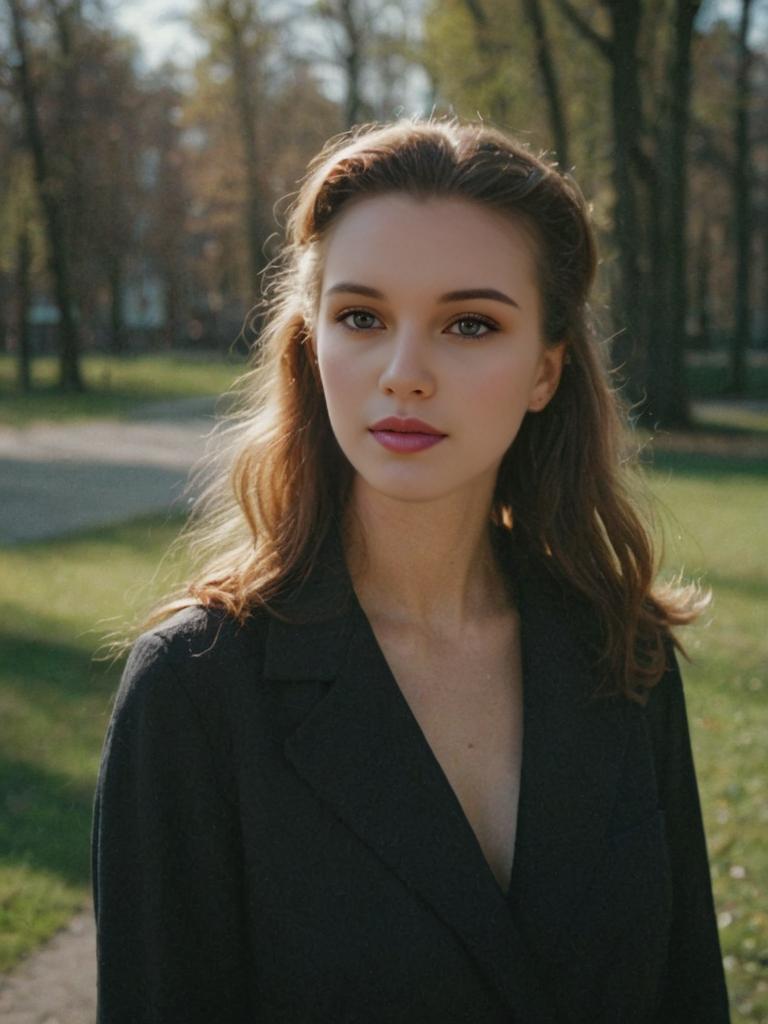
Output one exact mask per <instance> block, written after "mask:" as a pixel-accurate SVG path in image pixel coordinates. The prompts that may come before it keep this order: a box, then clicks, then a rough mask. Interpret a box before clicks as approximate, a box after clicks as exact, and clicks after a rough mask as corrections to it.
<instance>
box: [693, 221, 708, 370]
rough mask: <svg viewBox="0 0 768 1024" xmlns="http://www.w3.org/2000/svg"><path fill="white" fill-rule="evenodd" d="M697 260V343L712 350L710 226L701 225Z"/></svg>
mask: <svg viewBox="0 0 768 1024" xmlns="http://www.w3.org/2000/svg"><path fill="white" fill-rule="evenodd" d="M697 250H698V252H697V259H696V320H697V325H698V329H697V331H696V334H697V343H698V346H699V348H700V349H704V350H705V351H709V349H711V348H712V316H711V310H710V304H711V299H710V283H709V278H710V273H711V270H712V237H711V234H710V230H709V224H708V222H707V221H706V220H705V221H704V222H703V223H702V225H701V231H700V233H699V240H698V245H697Z"/></svg>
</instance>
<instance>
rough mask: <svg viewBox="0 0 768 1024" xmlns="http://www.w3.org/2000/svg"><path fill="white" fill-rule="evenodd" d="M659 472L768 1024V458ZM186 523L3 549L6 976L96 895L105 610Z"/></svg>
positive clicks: (717, 854) (746, 1005) (698, 728)
mask: <svg viewBox="0 0 768 1024" xmlns="http://www.w3.org/2000/svg"><path fill="white" fill-rule="evenodd" d="M649 480H650V483H651V487H652V489H653V491H654V493H655V494H656V495H657V496H658V497H659V499H660V500H661V502H662V510H663V518H664V525H665V533H666V535H667V564H668V565H669V566H670V567H677V566H679V565H681V564H682V565H683V566H684V568H685V570H686V572H687V573H688V574H689V575H690V576H693V577H699V576H703V580H704V582H706V583H708V584H709V585H711V586H712V587H713V589H714V594H715V602H714V607H713V609H712V612H711V614H710V615H708V616H707V617H706V621H704V622H703V623H702V624H700V625H697V626H696V627H694V628H692V629H691V630H690V631H689V632H688V633H687V639H688V649H689V652H690V654H691V655H692V656H693V659H694V661H693V664H688V663H686V662H685V660H681V667H682V671H683V675H684V678H685V683H686V694H687V701H688V713H689V718H690V722H691V730H692V735H693V743H694V750H695V757H696V764H697V769H698V775H699V784H700V788H701V793H702V799H703V803H704V809H705V819H706V827H707V834H708V839H709V845H710V853H711V863H712V870H713V875H714V886H715V897H716V901H717V909H718V912H719V922H720V927H721V933H720V934H721V940H722V945H723V953H724V956H725V963H726V969H727V978H728V984H729V989H730V992H731V1000H732V1006H733V1021H734V1024H746V1022H750V1024H757V1022H759V1021H765V1020H766V1019H768V981H766V973H767V971H766V968H767V967H768V913H766V909H765V903H764V896H763V899H762V901H761V898H760V896H759V894H760V892H762V893H763V894H765V892H766V891H768V851H767V850H766V846H765V841H764V835H765V830H766V826H768V782H767V781H766V777H765V750H766V749H768V707H767V706H766V705H767V703H768V633H767V632H766V628H765V624H766V621H768V566H766V563H765V559H764V558H763V557H761V556H760V552H764V551H765V550H766V547H767V546H768V516H766V514H765V513H766V507H767V505H768V469H767V468H766V466H765V463H764V462H763V463H761V462H758V461H756V460H753V461H749V460H744V461H742V462H735V461H733V460H725V459H718V458H716V457H707V456H706V455H705V454H702V453H696V454H695V455H685V454H680V453H676V452H664V453H659V454H658V455H657V458H656V462H655V465H654V468H653V470H652V471H649ZM177 528H178V523H177V522H173V521H172V522H166V523H162V522H160V521H157V520H152V521H150V520H147V521H143V522H138V523H134V524H132V525H127V526H123V527H119V528H110V529H104V530H100V531H95V532H91V533H89V534H87V535H83V536H81V537H78V538H74V539H69V540H66V541H55V542H46V543H37V544H30V545H24V546H19V547H16V548H7V549H0V603H1V604H2V631H3V634H2V640H1V643H2V649H3V653H4V656H3V658H2V659H0V750H2V752H3V753H2V758H3V763H2V771H0V778H2V792H0V849H2V851H3V854H2V858H1V859H0V970H2V969H5V968H8V967H9V966H10V965H11V964H13V963H14V961H16V960H17V959H18V958H19V957H20V956H21V955H22V954H23V953H25V952H26V951H28V950H29V949H31V948H33V947H34V946H35V945H36V944H37V943H38V942H39V941H40V940H41V939H43V938H44V937H45V936H47V935H49V934H50V933H51V932H52V931H53V930H54V929H55V928H56V927H57V926H58V925H60V924H62V923H63V922H64V921H65V920H66V919H67V918H68V917H69V915H70V914H71V913H72V912H73V911H74V910H75V909H76V908H77V907H78V906H80V905H81V904H82V902H83V900H84V899H85V898H86V897H87V894H88V881H89V863H88V836H89V828H90V812H91V800H92V793H93V784H94V779H95V775H96V770H97V765H98V758H99V753H100V748H101V742H102V737H103V732H104V728H105V725H106V721H107V716H108V713H109V708H110V701H111V698H112V695H113V693H114V690H115V687H116V684H117V678H118V672H119V668H114V667H113V668H110V667H108V666H107V665H105V664H104V663H98V662H97V663H94V662H92V661H91V655H92V652H93V650H94V648H96V647H97V646H98V644H99V642H100V640H101V638H102V637H103V635H104V633H105V632H106V631H107V630H108V629H109V628H110V623H109V621H107V620H108V619H109V617H110V616H124V615H125V614H126V611H129V610H130V609H132V608H133V609H137V608H140V607H142V601H146V600H147V599H148V598H149V591H151V590H152V589H153V588H154V590H157V589H158V588H159V582H158V580H157V579H155V580H154V582H152V577H153V574H154V573H155V570H156V568H157V565H158V562H159V561H160V557H161V554H162V552H163V551H164V550H165V549H166V547H167V545H168V543H169V542H170V540H171V539H172V537H173V536H174V535H175V533H176V530H177ZM105 566H108V567H109V571H108V572H107V571H105ZM172 571H173V566H172V565H170V566H166V572H167V573H171V572H172ZM147 588H149V589H147ZM73 595H76V596H77V599H76V600H73ZM685 635H686V634H684V636H685ZM6 652H7V655H9V656H6Z"/></svg>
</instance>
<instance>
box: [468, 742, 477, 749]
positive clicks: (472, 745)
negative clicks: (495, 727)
mask: <svg viewBox="0 0 768 1024" xmlns="http://www.w3.org/2000/svg"><path fill="white" fill-rule="evenodd" d="M474 745H475V744H474V743H468V744H467V746H468V747H469V749H470V750H472V748H473V747H474Z"/></svg>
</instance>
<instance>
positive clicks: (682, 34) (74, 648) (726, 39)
mask: <svg viewBox="0 0 768 1024" xmlns="http://www.w3.org/2000/svg"><path fill="white" fill-rule="evenodd" d="M767 98H768V2H766V0H731V2H728V0H708V2H707V0H705V2H702V3H699V2H691V0H397V2H391V3H389V2H386V0H379V2H377V3H374V2H372V0H272V2H270V3H264V2H262V3H258V2H257V0H177V2H167V3H166V2H159V0H158V2H154V3H150V2H147V0H144V2H138V0H135V2H131V0H125V2H123V3H122V4H120V5H116V4H110V3H109V2H107V0H103V2H101V3H98V2H88V0H0V607H1V608H2V619H0V972H7V973H6V975H5V977H6V980H7V979H9V978H13V977H15V976H16V973H17V972H18V971H19V970H21V969H23V967H24V963H25V962H26V960H27V959H28V958H30V957H31V956H32V955H33V954H34V951H35V950H36V949H37V948H38V947H39V946H40V944H41V943H44V942H45V941H46V940H47V939H49V938H50V936H51V935H53V934H54V933H55V932H56V931H57V929H60V928H62V927H63V926H65V925H66V923H67V922H68V921H69V920H70V919H71V917H72V915H73V914H75V913H76V912H77V911H78V910H81V909H82V908H83V907H85V908H86V911H87V906H88V902H87V901H88V884H89V861H88V834H89V827H90V810H91V800H92V795H93V786H94V781H95V776H96V771H97V768H98V759H99V753H100V748H101V742H102V737H103V733H104V729H105V726H106V722H107V718H108V715H109V709H110V705H111V700H112V698H113V696H114V692H115V688H116V685H117V681H118V678H119V671H120V665H119V664H118V665H115V664H112V663H110V662H109V661H103V660H102V661H99V660H94V655H95V654H98V653H99V651H103V650H104V645H105V642H106V641H107V640H108V639H109V638H110V637H113V636H114V635H116V634H117V633H119V631H120V629H122V628H125V627H127V625H128V624H129V623H130V622H131V621H132V619H133V618H135V617H136V616H140V615H141V612H142V611H143V610H146V608H147V607H148V606H149V604H150V603H151V601H152V598H153V596H155V595H157V594H159V593H160V592H162V590H163V587H164V586H167V585H170V582H171V581H172V580H173V579H174V578H175V577H178V576H179V575H180V574H183V570H184V556H183V555H182V554H180V553H179V552H176V553H173V554H172V555H171V556H167V557H164V555H166V552H167V550H168V547H169V545H170V543H171V541H172V540H173V538H174V537H175V536H176V535H177V534H178V531H179V529H180V527H181V525H182V523H183V521H184V516H185V512H186V511H187V509H188V495H186V494H185V492H184V491H183V488H182V484H183V480H184V478H185V476H186V471H187V468H188V466H189V465H190V464H191V463H192V462H193V461H194V459H195V457H196V456H197V455H199V454H200V452H201V451H202V449H203V447H204V444H205V440H204V434H205V433H206V432H207V431H208V430H209V428H210V426H211V425H212V423H213V421H214V420H213V417H214V412H215V409H216V408H217V407H216V406H215V396H216V395H218V394H221V393H222V392H224V391H225V390H226V389H227V388H228V387H229V386H230V384H231V383H232V381H233V380H234V379H235V378H236V377H237V376H238V375H239V374H240V373H241V372H242V371H243V369H244V368H245V365H246V360H247V356H248V353H249V352H250V351H251V349H252V347H253V346H254V344H256V343H257V339H258V328H259V322H260V312H259V310H258V308H257V309H255V311H254V306H255V304H256V303H257V302H258V299H259V297H260V289H261V282H262V281H263V276H262V272H263V271H264V269H265V267H266V266H267V264H268V263H269V261H270V259H271V258H272V257H273V256H274V255H275V253H276V252H277V246H278V243H279V239H280V232H281V225H282V223H283V217H284V212H285V209H286V205H287V201H288V197H290V196H291V194H293V193H295V191H296V189H297V186H298V182H299V180H300V178H301V176H302V174H303V171H304V169H305V167H306V163H307V160H308V159H309V158H310V157H311V156H313V155H314V154H315V153H316V152H317V151H318V149H319V148H320V146H321V145H322V144H323V143H324V142H325V140H326V139H327V138H329V137H330V136H333V135H335V134H337V133H339V132H341V131H343V130H344V129H345V128H347V127H348V126H350V125H354V124H358V123H362V122H365V121H371V120H389V119H392V118H393V117H397V116H410V115H411V114H422V115H425V114H430V113H433V114H435V115H436V116H439V115H442V114H451V113H455V114H458V115H460V116H464V117H482V118H483V119H485V120H487V121H489V122H490V123H493V124H496V125H498V126H500V127H502V128H504V129H506V130H509V131H511V132H513V133H514V134H516V135H517V136H518V137H519V138H521V139H522V140H523V141H525V142H527V143H528V144H529V145H530V146H531V148H532V149H533V150H534V151H536V152H542V151H546V152H547V153H548V154H549V155H550V156H551V158H552V159H556V160H557V161H558V162H559V164H560V166H561V167H562V168H564V169H566V170H570V169H572V170H573V173H574V176H575V177H576V179H577V181H578V182H579V184H580V185H581V187H582V189H583V191H584V192H585V194H586V195H587V197H588V199H589V200H590V202H591V204H592V208H593V216H594V221H595V225H596V228H597V231H598V235H599V241H600V247H601V256H602V259H601V265H600V270H599V280H598V287H597V289H596V295H595V301H594V305H593V311H594V314H595V318H596V320H597V322H598V324H599V327H600V337H601V338H602V339H604V340H605V344H606V346H608V351H609V352H610V360H611V362H612V364H613V365H614V366H615V367H617V368H618V373H617V376H616V384H617V387H620V388H621V390H622V393H623V394H624V395H625V396H626V398H627V399H628V401H629V402H631V403H632V424H633V430H634V431H635V432H636V435H637V440H638V441H639V444H640V446H641V450H642V456H641V471H640V472H641V475H642V476H643V477H644V479H645V480H646V481H647V484H648V486H649V488H650V490H651V491H652V492H653V494H654V495H656V497H657V499H658V501H659V510H660V515H659V524H658V530H659V534H660V535H661V536H663V537H664V540H665V562H664V567H663V570H662V571H663V572H664V573H673V572H676V571H677V570H679V569H683V570H684V572H685V574H686V575H687V577H688V578H691V579H700V580H701V581H702V583H704V584H705V585H707V586H710V587H711V588H712V589H713V593H714V604H713V606H712V609H711V610H710V612H709V613H708V614H707V615H706V616H705V617H704V619H703V621H702V622H701V623H700V624H698V625H696V626H694V627H691V628H690V629H688V630H687V631H686V633H685V636H684V639H685V640H686V646H687V648H688V650H689V652H690V653H691V655H692V659H693V660H692V662H691V663H690V664H688V663H687V662H685V661H683V662H682V668H683V674H684V678H685V682H686V694H687V701H688V710H689V718H690V722H691V731H692V739H693V745H694V753H695V758H696V764H697V768H698V774H699V784H700V789H701V793H702V799H703V803H704V813H705V824H706V828H707V836H708V844H709V850H710V857H711V866H712V875H713V885H714V891H715V899H716V903H717V910H718V923H719V927H720V936H721V943H722V947H723V954H724V958H725V967H726V977H727V980H728V985H729V991H730V995H731V1004H732V1012H733V1020H734V1022H735V1024H746V1022H752V1024H755V1022H761V1021H768V912H766V905H765V902H764V900H765V893H766V892H767V891H768V850H767V848H766V844H765V834H766V827H767V826H768V780H767V779H766V772H765V767H766V755H765V751H766V750H767V749H768V712H767V710H766V697H767V694H768V628H767V626H768V558H767V557H766V551H767V550H768V548H767V545H766V540H767V539H768V488H766V482H767V477H768V103H766V99H767ZM249 311H250V312H249ZM222 408H223V406H222V404H219V405H218V409H219V410H220V411H221V410H222ZM3 509H4V510H5V511H3ZM120 510H122V513H123V514H122V516H121V515H120ZM140 512H145V513H149V514H142V515H139V513H140ZM129 513H130V515H132V516H133V518H131V519H130V520H129V521H125V522H124V521H118V520H120V519H125V515H126V514H129ZM89 524H98V525H89ZM105 524H106V525H105ZM158 567H159V568H158ZM761 893H762V902H761V900H760V894H761ZM2 985H3V981H2V978H0V1008H2V991H3V989H2ZM61 1019H62V1022H63V1021H64V1018H63V1017H62V1018H61ZM72 1019H73V1020H75V1019H77V1020H85V1018H84V1017H73V1018H72ZM30 1020H31V1018H30Z"/></svg>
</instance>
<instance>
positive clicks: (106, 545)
mask: <svg viewBox="0 0 768 1024" xmlns="http://www.w3.org/2000/svg"><path fill="white" fill-rule="evenodd" d="M178 528H179V522H178V521H169V522H165V523H163V522H160V521H157V520H152V521H143V522H137V523H134V524H132V525H129V526H121V527H117V528H111V529H104V530H99V531H95V532H92V533H89V534H87V535H84V536H81V537H76V538H73V539H69V540H59V541H55V542H46V543H37V544H34V545H24V546H19V547H14V548H5V549H3V548H0V622H1V623H2V626H0V650H2V652H3V654H2V658H0V751H1V752H2V754H0V851H2V853H1V854H0V971H3V970H7V969H8V968H9V967H10V966H11V965H12V964H13V963H14V962H15V961H16V960H18V958H19V957H21V956H23V955H24V954H25V953H27V952H28V951H30V950H31V949H33V948H34V947H35V946H36V945H37V944H38V943H39V942H40V941H41V940H43V939H45V938H47V937H48V936H49V935H51V934H52V932H53V931H55V930H56V929H57V928H58V927H60V926H61V925H63V924H64V923H65V922H66V921H67V920H68V918H69V917H70V916H71V915H72V913H73V912H74V911H75V910H76V909H77V908H78V907H80V906H82V904H83V902H84V900H85V899H86V897H87V896H88V893H89V879H90V874H89V872H90V865H89V858H88V836H89V831H90V819H91V807H92V799H93V786H94V780H95V777H96V772H97V769H98V761H99V755H100V750H101V742H102V738H103V735H104V729H105V724H106V721H107V716H108V714H109V709H110V702H111V698H112V695H113V694H114V691H115V687H116V685H117V681H118V677H119V671H120V668H119V666H117V667H115V666H110V665H109V664H108V663H106V662H104V661H101V662H94V661H93V660H92V656H93V653H94V650H95V649H96V648H97V647H99V646H100V645H101V643H102V640H103V637H104V635H105V634H106V633H107V632H108V631H110V629H114V628H116V627H117V625H118V620H119V619H120V618H125V617H126V616H128V617H130V616H131V614H132V613H133V614H135V613H136V612H138V611H140V610H143V609H144V608H145V607H146V604H147V602H149V601H150V600H152V599H153V593H156V592H157V590H158V587H159V586H160V580H161V579H162V578H163V577H164V576H165V575H167V574H168V573H172V571H173V570H172V565H173V563H172V561H171V560H166V563H165V565H164V568H163V571H162V573H160V574H158V579H156V580H155V581H154V583H153V582H152V578H153V574H155V572H156V570H157V566H158V563H159V562H160V560H161V557H162V554H163V552H164V551H165V549H166V548H167V547H168V544H169V543H170V541H171V539H172V537H173V536H174V535H175V534H176V532H177V531H178ZM112 617H114V619H113V618H112Z"/></svg>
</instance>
